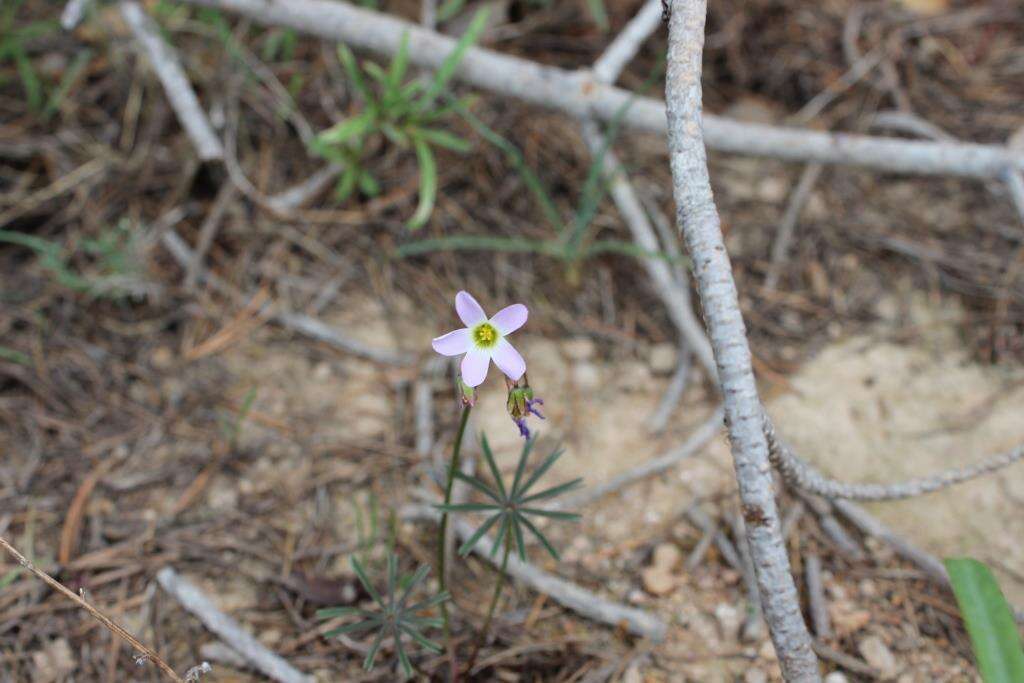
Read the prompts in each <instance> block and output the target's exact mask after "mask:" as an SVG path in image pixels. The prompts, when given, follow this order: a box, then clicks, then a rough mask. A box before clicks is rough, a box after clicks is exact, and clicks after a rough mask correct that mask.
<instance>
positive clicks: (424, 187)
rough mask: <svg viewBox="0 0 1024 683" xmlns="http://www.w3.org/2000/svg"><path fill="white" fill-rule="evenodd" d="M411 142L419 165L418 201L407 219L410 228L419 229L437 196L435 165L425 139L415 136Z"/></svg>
mask: <svg viewBox="0 0 1024 683" xmlns="http://www.w3.org/2000/svg"><path fill="white" fill-rule="evenodd" d="M412 144H413V148H414V149H415V150H416V160H417V161H418V162H419V165H420V202H419V205H418V206H417V207H416V213H414V214H413V215H412V218H410V219H409V222H408V226H409V229H410V230H419V229H420V228H422V227H423V226H424V225H425V224H426V222H427V220H429V219H430V214H431V213H432V212H433V211H434V200H435V199H436V198H437V165H436V163H435V162H434V153H433V152H431V151H430V145H428V144H427V143H426V141H424V140H423V139H422V138H416V139H414V140H413V143H412Z"/></svg>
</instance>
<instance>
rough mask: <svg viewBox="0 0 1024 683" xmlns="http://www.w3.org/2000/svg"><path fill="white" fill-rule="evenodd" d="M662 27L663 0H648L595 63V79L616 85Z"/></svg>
mask: <svg viewBox="0 0 1024 683" xmlns="http://www.w3.org/2000/svg"><path fill="white" fill-rule="evenodd" d="M659 26H661V0H647V2H646V3H644V6H643V7H641V8H640V11H639V12H637V14H636V16H635V17H633V18H632V19H630V21H629V23H628V24H626V26H625V27H624V28H623V29H622V31H621V32H620V33H619V35H617V36H615V40H613V41H612V42H611V43H610V44H609V45H608V47H606V48H605V50H604V52H603V53H602V54H601V56H600V57H599V58H598V59H597V61H595V62H594V66H593V70H594V77H595V78H597V80H598V81H600V82H601V83H608V84H611V83H614V82H615V81H617V80H618V79H619V74H620V73H622V70H623V69H624V68H626V64H628V63H629V62H630V61H631V60H632V59H633V57H635V56H636V53H637V52H639V51H640V48H641V46H643V44H644V41H646V40H647V39H648V38H649V37H650V35H651V34H652V33H654V32H655V31H657V30H658V27H659Z"/></svg>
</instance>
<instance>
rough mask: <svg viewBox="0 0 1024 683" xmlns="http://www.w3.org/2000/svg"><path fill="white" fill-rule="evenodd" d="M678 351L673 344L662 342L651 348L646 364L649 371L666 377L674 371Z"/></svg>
mask: <svg viewBox="0 0 1024 683" xmlns="http://www.w3.org/2000/svg"><path fill="white" fill-rule="evenodd" d="M678 355H679V351H678V349H676V347H675V346H674V345H673V344H669V343H668V342H662V343H661V344H655V345H654V346H652V347H651V353H650V355H649V356H648V358H647V362H648V363H649V364H650V366H651V370H652V371H653V372H654V373H656V374H659V375H668V374H670V373H671V372H672V371H673V370H675V369H676V364H677V363H678V359H677V357H678Z"/></svg>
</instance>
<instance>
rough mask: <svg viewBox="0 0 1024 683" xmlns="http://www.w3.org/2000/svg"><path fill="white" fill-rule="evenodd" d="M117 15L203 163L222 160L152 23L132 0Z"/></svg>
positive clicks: (202, 114) (207, 125)
mask: <svg viewBox="0 0 1024 683" xmlns="http://www.w3.org/2000/svg"><path fill="white" fill-rule="evenodd" d="M121 16H122V17H124V20H125V23H127V24H128V27H129V28H130V29H131V31H132V34H133V35H134V36H135V39H136V40H137V41H138V42H139V44H140V45H141V46H142V48H143V49H144V50H145V52H146V55H147V56H148V57H149V63H150V65H151V66H152V67H153V70H154V71H155V72H156V75H157V77H158V78H159V79H160V82H161V83H162V84H163V86H164V92H166V93H167V99H168V100H170V102H171V106H172V107H173V108H174V112H175V113H176V114H177V115H178V120H179V121H181V125H182V127H183V128H184V129H185V132H186V133H188V136H189V138H190V139H191V140H192V144H193V145H194V146H195V148H196V152H198V154H199V158H200V159H202V160H203V161H211V160H214V159H216V160H220V159H223V158H224V147H223V146H222V145H221V142H220V139H219V138H218V137H217V134H216V133H215V132H214V131H213V127H212V126H211V125H210V121H209V120H208V119H207V118H206V112H204V111H203V107H202V105H200V104H199V98H197V97H196V94H195V92H194V91H193V90H192V85H191V84H190V83H189V82H188V77H187V76H185V71H184V70H183V69H182V68H181V62H180V61H179V60H178V56H177V55H176V54H175V53H174V50H173V49H172V48H171V47H170V46H169V45H168V44H167V43H165V42H164V39H163V38H161V37H160V33H159V31H158V30H157V28H156V26H154V25H153V21H152V20H151V19H150V18H149V16H148V15H147V14H146V13H145V12H144V11H143V9H142V7H140V6H139V4H138V3H137V2H134V0H122V2H121Z"/></svg>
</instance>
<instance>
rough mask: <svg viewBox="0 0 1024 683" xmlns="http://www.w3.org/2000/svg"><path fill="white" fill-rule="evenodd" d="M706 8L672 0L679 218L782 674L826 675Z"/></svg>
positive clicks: (670, 78) (672, 142)
mask: <svg viewBox="0 0 1024 683" xmlns="http://www.w3.org/2000/svg"><path fill="white" fill-rule="evenodd" d="M706 9H707V7H706V2H704V0H674V1H673V2H672V4H671V19H670V22H669V48H668V75H667V78H666V82H665V94H666V101H667V103H668V129H669V135H668V139H669V152H670V159H671V166H672V182H673V194H674V196H675V200H676V206H677V214H676V215H677V223H678V226H679V229H680V230H681V231H682V233H683V235H684V237H685V240H686V245H687V248H688V250H689V253H690V255H691V258H692V259H693V267H694V275H695V278H696V281H697V289H698V291H699V292H700V296H701V303H702V304H703V310H704V316H705V320H706V322H707V326H708V331H709V336H710V337H711V345H712V347H713V349H714V355H715V361H716V362H717V365H718V376H719V382H720V386H721V390H722V396H723V397H724V406H725V415H726V422H727V425H728V429H729V437H730V441H731V447H732V454H733V460H734V464H735V468H736V479H737V483H738V484H739V491H740V499H741V501H742V504H743V516H744V519H745V521H746V530H747V542H748V543H749V544H750V554H751V558H752V560H753V563H754V567H755V570H756V573H757V582H758V588H759V590H760V594H761V603H762V604H761V606H762V609H763V611H764V616H765V620H766V621H767V623H768V629H769V631H770V633H771V637H772V642H773V643H774V645H775V652H776V653H777V655H778V658H779V665H780V667H781V668H782V675H783V676H784V677H785V678H786V680H787V681H820V680H821V677H820V674H819V672H818V661H817V658H816V657H815V655H814V652H813V650H812V649H811V637H810V634H809V633H808V631H807V626H806V624H805V623H804V620H803V616H802V615H801V613H800V601H799V598H798V596H797V592H796V585H795V584H794V582H793V576H792V575H791V574H790V568H789V557H788V555H787V553H786V546H785V542H784V541H783V539H782V535H781V533H780V528H779V514H778V509H777V507H776V504H775V494H774V490H773V482H772V475H771V464H770V463H769V461H768V444H767V442H766V440H765V434H764V430H763V425H762V418H761V416H762V412H763V411H762V409H761V402H760V400H759V398H758V395H757V384H756V382H755V380H754V372H753V368H752V366H751V356H750V347H749V346H748V344H747V337H746V330H745V328H744V325H743V316H742V314H741V313H740V308H739V300H738V296H737V292H736V284H735V282H734V281H733V278H732V267H731V264H730V262H729V256H728V253H727V252H726V249H725V244H724V242H723V238H722V230H721V226H720V223H719V218H718V210H717V209H716V208H715V202H714V197H713V196H712V192H711V182H710V178H709V177H708V167H707V152H706V150H705V148H704V139H703V128H702V122H701V108H702V105H701V82H700V76H701V59H702V52H703V48H704V19H705V12H706Z"/></svg>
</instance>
